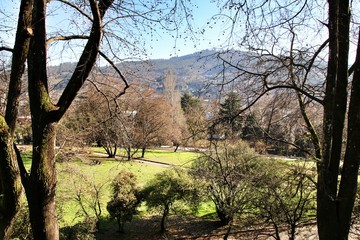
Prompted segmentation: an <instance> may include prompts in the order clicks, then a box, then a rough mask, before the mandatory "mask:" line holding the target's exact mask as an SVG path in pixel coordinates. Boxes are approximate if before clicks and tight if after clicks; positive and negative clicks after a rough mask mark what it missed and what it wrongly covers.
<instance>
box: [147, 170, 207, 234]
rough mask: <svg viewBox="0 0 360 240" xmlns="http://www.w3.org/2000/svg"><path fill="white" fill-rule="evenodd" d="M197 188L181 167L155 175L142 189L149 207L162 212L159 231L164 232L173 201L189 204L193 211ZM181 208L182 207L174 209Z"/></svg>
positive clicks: (173, 204)
mask: <svg viewBox="0 0 360 240" xmlns="http://www.w3.org/2000/svg"><path fill="white" fill-rule="evenodd" d="M198 193H199V192H198V188H196V187H195V186H194V184H193V183H192V181H191V179H190V177H189V175H188V173H187V172H186V170H183V169H175V170H174V169H170V170H166V171H164V172H161V173H158V174H156V175H155V178H154V179H152V180H151V181H150V182H149V183H148V184H147V185H146V186H145V188H144V189H143V190H142V196H143V197H144V199H145V201H146V206H147V207H148V208H149V209H154V210H158V211H160V212H162V219H161V232H165V230H166V229H165V222H166V218H167V216H168V215H169V214H170V211H171V210H172V209H173V210H174V209H175V208H176V205H175V202H179V201H180V202H183V203H186V204H189V205H190V206H191V209H192V210H193V211H195V210H196V209H197V205H198V203H199V196H200V194H198ZM176 210H179V211H180V210H183V209H176Z"/></svg>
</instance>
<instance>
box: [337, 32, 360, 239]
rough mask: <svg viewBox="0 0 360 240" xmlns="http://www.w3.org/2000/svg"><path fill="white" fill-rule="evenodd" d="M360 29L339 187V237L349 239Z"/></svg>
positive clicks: (357, 158)
mask: <svg viewBox="0 0 360 240" xmlns="http://www.w3.org/2000/svg"><path fill="white" fill-rule="evenodd" d="M359 103H360V31H359V39H358V47H357V56H356V62H355V71H354V76H353V81H352V88H351V96H350V104H349V112H348V130H347V136H348V139H347V146H346V152H345V156H344V164H343V169H342V174H341V182H340V187H339V196H338V202H339V204H338V206H339V210H338V212H339V222H340V228H339V235H340V236H339V239H347V238H348V233H349V230H350V220H351V215H352V209H353V207H354V202H355V197H356V192H357V184H358V183H357V181H358V171H359V163H360V132H359V130H358V126H359V123H360V104H359Z"/></svg>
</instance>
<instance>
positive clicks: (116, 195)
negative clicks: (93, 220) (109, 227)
mask: <svg viewBox="0 0 360 240" xmlns="http://www.w3.org/2000/svg"><path fill="white" fill-rule="evenodd" d="M139 203H140V199H139V191H138V188H137V186H136V177H135V175H134V174H132V173H130V172H126V171H121V172H120V173H119V174H118V175H117V176H116V177H115V179H114V180H113V182H112V199H111V200H110V202H108V204H107V206H106V208H107V210H108V212H109V214H110V216H111V217H112V218H116V220H117V222H118V226H119V231H120V232H123V231H124V224H125V222H130V221H131V220H132V217H133V215H134V214H135V213H136V207H137V206H138V205H139Z"/></svg>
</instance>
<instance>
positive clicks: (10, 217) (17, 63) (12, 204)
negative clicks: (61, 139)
mask: <svg viewBox="0 0 360 240" xmlns="http://www.w3.org/2000/svg"><path fill="white" fill-rule="evenodd" d="M32 2H33V1H32V0H22V1H21V3H20V13H19V19H18V26H17V32H16V37H15V44H14V48H13V49H12V50H11V51H12V62H11V67H12V69H11V73H10V82H9V89H8V95H7V104H6V110H5V117H3V116H0V184H1V185H0V186H1V194H2V198H1V200H0V239H5V240H6V239H9V238H10V237H11V236H10V234H11V230H12V227H13V224H14V221H15V217H16V215H17V213H18V211H19V209H20V207H21V200H22V199H21V196H22V195H23V194H22V192H23V187H22V185H21V177H20V170H19V165H18V161H19V162H20V161H21V159H18V158H20V155H18V154H16V146H15V145H14V133H15V126H16V120H17V115H18V106H19V98H20V93H21V88H22V77H23V74H24V71H25V61H26V58H27V56H28V51H29V42H30V37H31V35H32V31H31V28H30V26H31V13H32Z"/></svg>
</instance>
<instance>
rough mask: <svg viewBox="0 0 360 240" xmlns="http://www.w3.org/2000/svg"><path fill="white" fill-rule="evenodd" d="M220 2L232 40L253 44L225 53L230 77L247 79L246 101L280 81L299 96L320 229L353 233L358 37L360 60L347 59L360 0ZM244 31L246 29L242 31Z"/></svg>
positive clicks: (359, 141) (333, 234)
mask: <svg viewBox="0 0 360 240" xmlns="http://www.w3.org/2000/svg"><path fill="white" fill-rule="evenodd" d="M218 2H219V3H220V4H221V5H222V6H223V8H222V10H223V13H226V14H228V17H229V19H231V20H232V21H230V26H231V29H230V30H231V31H230V32H231V35H230V41H231V40H234V39H236V40H237V41H238V43H239V46H241V47H248V50H249V52H248V54H246V53H244V52H242V54H241V56H238V57H235V56H234V55H232V56H231V57H229V54H228V53H225V54H222V55H221V56H220V57H221V59H222V60H223V62H224V64H223V66H224V67H225V68H224V71H223V72H226V73H227V74H225V78H224V83H225V82H230V83H232V84H233V85H235V83H236V82H237V81H238V80H241V84H242V86H243V88H242V92H243V93H247V96H246V97H247V100H248V105H247V106H246V107H245V108H249V107H251V106H253V104H255V102H257V101H258V99H260V98H261V97H263V96H266V95H268V94H272V92H273V91H274V90H277V89H287V90H289V91H288V92H289V93H292V95H293V97H294V99H297V100H298V106H299V109H300V112H301V116H302V117H303V121H304V125H305V126H306V127H307V129H308V132H309V136H310V138H311V141H312V144H313V147H314V150H313V151H312V152H313V156H314V158H315V159H316V162H317V173H318V181H317V224H318V232H319V237H320V239H324V240H329V239H330V240H331V239H347V238H348V234H349V228H350V223H351V213H352V208H353V205H354V200H355V195H356V189H357V180H358V169H359V163H360V151H359V149H360V132H359V131H358V130H357V129H356V126H358V125H359V124H360V105H359V100H360V99H359V98H360V87H359V84H360V43H358V46H357V57H356V60H355V62H354V63H350V64H349V60H348V59H349V58H350V55H349V47H350V45H351V44H352V43H354V42H356V39H351V38H350V36H355V35H358V34H359V33H356V31H357V30H358V29H357V28H358V27H359V25H358V21H357V18H358V16H357V15H356V14H357V11H358V9H357V8H358V3H355V2H353V1H351V3H350V1H347V0H344V1H343V0H341V1H340V0H328V1H307V0H303V1H289V2H288V1H284V2H280V1H256V2H255V1H254V2H252V3H250V2H249V1H241V0H239V1H218ZM324 6H326V8H324ZM350 9H353V14H352V15H351V18H350ZM243 13H245V16H244V15H243ZM319 19H323V20H319ZM351 20H352V21H351ZM239 22H242V23H245V24H243V25H245V26H246V29H245V30H244V29H242V30H243V32H241V31H237V30H239V28H238V26H240V24H238V23H239ZM325 22H326V23H325ZM352 29H356V31H354V32H352V31H351V30H352ZM240 33H245V35H237V34H240ZM239 36H240V37H239ZM354 47H355V48H356V46H354ZM348 66H351V67H350V68H348ZM351 76H352V78H350V77H351ZM228 77H230V78H228ZM238 86H239V85H238ZM240 87H241V86H240ZM348 90H350V92H348ZM348 100H350V102H348ZM311 104H316V105H320V106H321V107H322V109H323V121H322V125H323V129H322V131H321V132H320V133H318V132H317V131H316V129H315V128H314V124H313V122H312V119H310V118H309V115H308V114H307V111H308V109H309V108H308V106H310V105H311ZM346 126H347V129H346ZM346 131H347V132H346ZM319 136H323V137H322V138H320V137H319ZM343 153H344V154H343ZM341 165H342V171H341V172H340V171H339V170H340V166H341ZM339 175H340V177H339Z"/></svg>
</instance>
